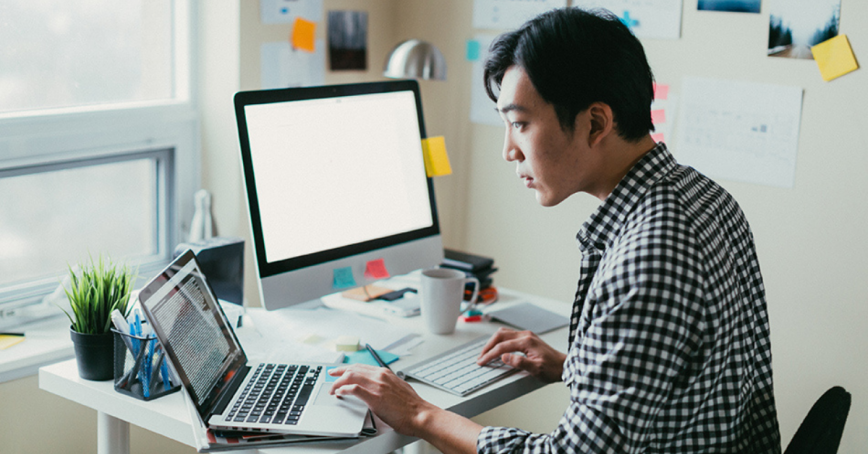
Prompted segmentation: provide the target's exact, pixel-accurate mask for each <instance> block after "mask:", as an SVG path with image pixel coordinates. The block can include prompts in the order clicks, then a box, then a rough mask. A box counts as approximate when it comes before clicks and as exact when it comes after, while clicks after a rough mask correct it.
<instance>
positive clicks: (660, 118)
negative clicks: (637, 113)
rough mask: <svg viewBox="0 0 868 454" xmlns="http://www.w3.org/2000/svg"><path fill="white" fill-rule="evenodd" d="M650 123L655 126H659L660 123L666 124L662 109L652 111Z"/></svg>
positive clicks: (664, 112)
mask: <svg viewBox="0 0 868 454" xmlns="http://www.w3.org/2000/svg"><path fill="white" fill-rule="evenodd" d="M651 123H653V124H655V125H659V124H660V123H666V111H665V110H663V109H657V110H652V111H651Z"/></svg>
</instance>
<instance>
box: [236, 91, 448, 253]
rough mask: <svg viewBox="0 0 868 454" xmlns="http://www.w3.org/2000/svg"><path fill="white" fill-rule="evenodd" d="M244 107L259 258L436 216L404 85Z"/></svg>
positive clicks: (311, 249)
mask: <svg viewBox="0 0 868 454" xmlns="http://www.w3.org/2000/svg"><path fill="white" fill-rule="evenodd" d="M244 109H245V116H246V119H247V129H248V135H249V140H250V148H251V149H255V150H256V152H255V153H253V155H252V160H253V170H254V174H255V176H256V190H257V195H258V202H259V215H260V219H261V225H262V236H263V240H264V243H265V244H264V246H265V248H264V249H265V258H266V261H267V262H269V263H273V262H277V261H280V260H285V259H291V258H296V257H302V256H305V255H309V254H314V253H318V252H321V251H327V250H332V249H335V248H340V247H343V246H347V245H352V244H357V243H361V242H364V241H368V240H372V239H378V238H384V237H388V236H390V235H395V234H400V233H404V232H410V231H414V230H418V229H422V228H426V227H430V226H431V225H432V224H433V223H434V219H433V218H432V214H431V207H430V202H429V197H428V182H427V180H426V178H425V170H424V166H425V164H424V161H423V155H422V150H421V142H420V139H419V138H420V130H419V124H418V120H417V113H416V102H415V99H414V94H413V92H412V91H397V92H389V93H376V94H363V95H354V96H340V97H330V98H323V99H311V100H300V101H292V102H275V103H266V104H253V105H247V106H245V107H244ZM324 124H327V125H331V126H330V127H328V128H325V129H324V128H323V125H324ZM311 226H316V227H315V228H311Z"/></svg>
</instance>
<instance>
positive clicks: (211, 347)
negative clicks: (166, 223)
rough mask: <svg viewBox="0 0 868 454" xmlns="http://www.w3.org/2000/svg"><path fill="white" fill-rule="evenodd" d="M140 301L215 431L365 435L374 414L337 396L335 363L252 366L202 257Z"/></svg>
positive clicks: (175, 266)
mask: <svg viewBox="0 0 868 454" xmlns="http://www.w3.org/2000/svg"><path fill="white" fill-rule="evenodd" d="M139 301H140V303H141V305H142V309H143V310H144V312H145V316H146V318H147V320H148V321H149V322H150V323H151V325H152V327H153V329H154V333H155V334H156V336H157V338H158V339H159V341H160V343H161V344H162V345H163V347H164V348H165V350H166V355H167V357H168V359H169V363H170V364H171V365H172V367H174V369H175V371H176V372H177V375H178V377H180V379H181V383H182V384H183V386H184V388H185V389H186V391H187V393H188V395H189V396H190V398H191V400H192V402H193V404H194V405H195V407H196V410H197V412H198V413H199V416H200V417H201V418H202V421H203V422H204V423H205V425H206V426H207V427H208V428H209V429H214V430H231V431H262V432H280V433H290V434H304V435H327V436H357V435H358V434H359V433H360V432H361V431H362V429H363V426H364V423H365V417H366V415H367V411H368V409H367V407H366V406H365V404H364V403H363V402H362V401H361V400H359V399H356V398H351V397H349V398H348V397H344V398H337V397H335V396H330V395H329V393H328V391H329V387H330V385H329V384H326V383H325V379H326V367H327V366H334V364H325V363H323V364H318V363H306V364H264V363H254V364H248V362H247V356H246V355H245V354H244V350H242V348H241V344H240V343H239V342H238V338H237V337H236V336H235V332H234V331H233V330H232V326H231V325H230V324H229V322H228V320H227V319H226V315H225V314H224V313H223V310H222V309H221V308H220V305H219V304H217V299H216V298H215V296H214V292H213V291H212V289H211V287H210V286H209V285H208V282H207V280H206V279H205V277H204V274H202V271H201V269H200V267H199V264H198V262H197V261H196V256H195V254H193V252H192V251H189V250H188V251H187V252H185V253H184V254H181V255H180V256H178V258H176V259H175V261H174V262H172V263H171V264H170V265H169V266H168V267H166V269H165V270H163V271H162V272H161V273H160V274H159V275H157V276H156V277H155V278H154V279H152V280H151V281H150V282H149V283H148V284H147V285H146V286H145V287H144V288H143V289H142V290H141V292H140V293H139Z"/></svg>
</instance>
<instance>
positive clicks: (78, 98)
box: [0, 0, 199, 328]
mask: <svg viewBox="0 0 868 454" xmlns="http://www.w3.org/2000/svg"><path fill="white" fill-rule="evenodd" d="M192 3H193V2H192V1H191V0H137V1H134V0H130V1H124V2H116V1H112V0H43V1H39V2H34V1H32V0H4V1H3V2H2V3H0V62H2V64H0V197H2V200H3V203H2V204H0V328H2V327H4V326H10V325H16V324H20V323H22V322H24V321H27V320H30V319H33V318H37V317H42V316H45V315H47V314H49V313H50V314H56V313H58V311H57V310H56V309H55V308H54V307H53V306H52V307H46V305H45V304H39V302H40V301H42V299H43V297H44V296H45V295H47V294H49V293H51V292H52V291H53V290H54V289H55V288H56V287H57V286H58V283H59V282H60V280H61V279H62V277H63V276H64V275H65V274H66V272H67V266H68V264H75V263H77V262H79V261H81V260H85V259H87V257H88V256H89V255H90V256H94V257H96V256H98V255H99V254H107V255H109V256H111V258H112V259H113V260H115V261H122V262H126V263H128V264H130V265H131V266H133V267H134V268H135V267H138V269H139V274H140V276H141V277H142V278H145V279H146V278H148V277H149V276H151V275H153V274H154V273H156V271H157V270H158V269H159V268H161V267H162V266H164V265H165V264H166V263H167V262H168V260H169V259H170V258H171V254H172V250H173V248H174V245H175V244H177V243H178V242H179V241H180V239H181V232H182V230H183V228H182V222H181V221H182V220H185V219H188V218H189V217H191V216H192V213H191V211H192V199H193V196H192V194H193V191H194V190H195V189H196V188H197V187H198V184H199V177H198V175H199V173H198V169H199V165H198V143H199V140H198V126H197V117H196V112H195V105H194V102H193V98H194V97H193V96H192V94H191V92H190V86H191V83H190V81H191V77H192V74H193V65H192V59H191V57H190V55H191V52H190V50H191V49H192V46H193V43H192V40H191V37H192V36H194V34H193V30H192V28H193V27H192V26H193V23H194V22H193V17H194V14H193V11H192Z"/></svg>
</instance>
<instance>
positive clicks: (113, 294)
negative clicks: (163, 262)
mask: <svg viewBox="0 0 868 454" xmlns="http://www.w3.org/2000/svg"><path fill="white" fill-rule="evenodd" d="M68 267H69V277H70V288H66V286H64V288H63V290H64V292H66V297H67V298H68V299H69V305H70V307H71V309H72V314H70V313H69V312H67V311H66V310H65V309H64V310H63V312H65V313H66V316H67V317H69V321H70V322H71V323H72V330H73V331H76V332H78V333H82V334H103V333H107V332H109V330H110V329H111V326H112V321H111V313H112V311H113V310H115V309H117V310H119V311H120V312H121V313H122V314H124V315H125V316H126V315H127V309H128V305H129V301H130V292H131V291H132V286H133V282H134V275H133V272H132V271H131V270H130V268H129V267H127V266H126V265H116V264H113V263H112V262H111V260H110V259H108V258H103V256H102V255H100V256H99V259H98V260H97V261H96V262H94V259H93V257H90V261H89V262H86V263H81V264H80V270H79V271H78V272H76V271H75V270H74V269H73V268H72V267H71V266H68Z"/></svg>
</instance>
